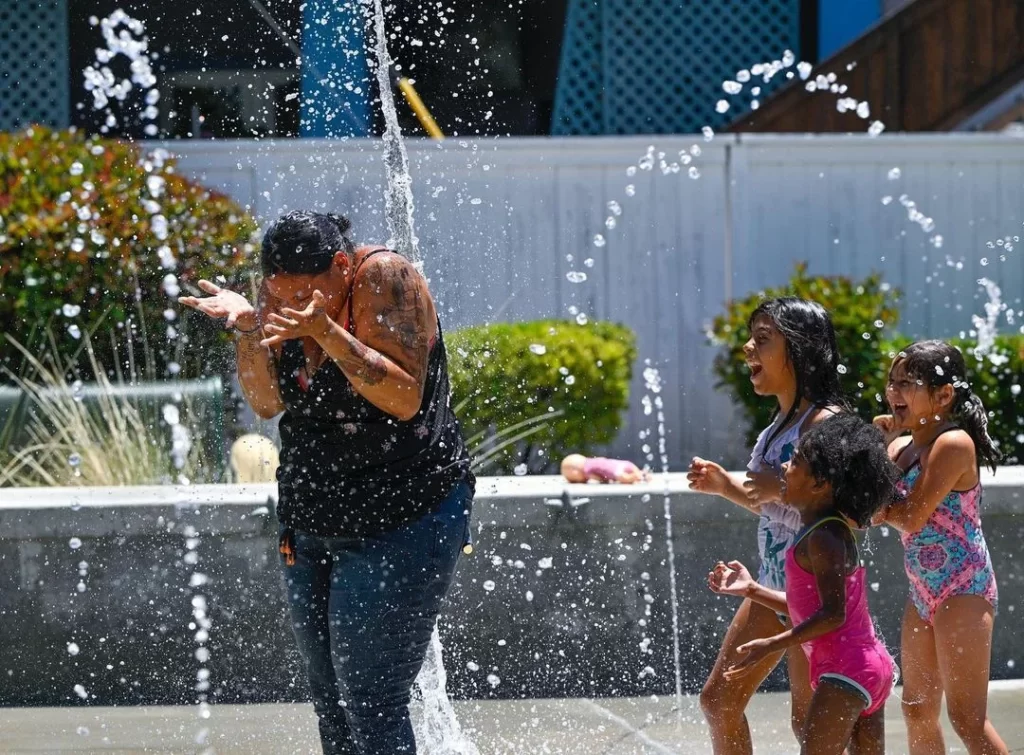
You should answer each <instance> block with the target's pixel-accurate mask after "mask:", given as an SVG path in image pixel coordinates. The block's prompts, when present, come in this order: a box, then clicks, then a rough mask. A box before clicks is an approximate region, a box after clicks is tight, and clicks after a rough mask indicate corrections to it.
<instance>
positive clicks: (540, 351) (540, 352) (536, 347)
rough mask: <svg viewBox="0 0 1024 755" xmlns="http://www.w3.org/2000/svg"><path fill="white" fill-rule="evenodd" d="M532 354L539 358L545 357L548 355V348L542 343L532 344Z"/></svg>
mask: <svg viewBox="0 0 1024 755" xmlns="http://www.w3.org/2000/svg"><path fill="white" fill-rule="evenodd" d="M530 353H531V354H536V355H537V356H544V355H545V354H547V353H548V347H547V346H545V345H544V344H542V343H531V344H530Z"/></svg>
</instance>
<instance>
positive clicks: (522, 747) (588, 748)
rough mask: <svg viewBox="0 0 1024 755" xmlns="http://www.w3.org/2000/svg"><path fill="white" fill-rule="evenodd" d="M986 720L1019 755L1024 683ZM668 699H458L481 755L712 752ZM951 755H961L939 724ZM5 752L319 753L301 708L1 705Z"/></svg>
mask: <svg viewBox="0 0 1024 755" xmlns="http://www.w3.org/2000/svg"><path fill="white" fill-rule="evenodd" d="M899 693H900V690H899V689H897V692H896V695H894V696H893V697H892V698H890V701H889V705H888V707H887V709H886V734H887V738H888V747H887V750H886V751H887V752H889V753H904V752H906V730H905V728H904V726H903V721H902V719H901V718H900V709H899V697H898V695H899ZM989 701H990V702H989V712H990V716H991V718H992V721H993V723H994V724H995V725H996V727H997V728H998V729H999V731H1000V733H1001V734H1002V735H1003V737H1004V738H1005V739H1006V742H1007V744H1008V745H1009V747H1010V751H1011V752H1020V753H1024V716H1022V715H1021V711H1024V680H1022V681H1012V682H994V683H993V684H992V688H991V691H990V696H989ZM674 703H675V701H674V699H672V698H669V697H663V698H657V699H655V698H610V699H599V700H585V699H558V700H544V699H537V700H502V701H472V700H470V701H461V702H457V703H456V704H455V707H456V710H457V712H458V715H459V720H460V722H461V723H462V726H463V729H464V730H465V731H466V732H467V733H468V734H469V735H470V736H471V737H472V739H473V740H474V741H475V742H476V745H477V747H478V748H479V750H480V753H481V755H492V753H493V754H497V753H502V754H503V755H542V754H546V753H552V754H553V755H554V754H558V755H596V754H597V753H603V754H605V755H627V754H633V753H636V754H641V753H642V754H643V755H648V754H650V755H669V754H670V753H671V754H674V755H702V754H703V753H710V752H711V749H710V745H709V744H708V741H707V735H706V729H705V725H704V722H703V719H702V718H701V715H700V710H699V708H698V707H697V700H696V698H695V697H692V696H688V697H686V698H685V702H684V708H683V711H682V715H681V716H680V715H679V714H678V712H677V711H675V709H674V708H675V706H674ZM749 719H750V721H751V725H752V727H753V730H754V743H755V752H756V753H765V754H770V755H776V754H779V755H781V753H794V752H796V751H797V747H796V743H795V741H794V740H793V738H792V736H791V735H790V733H789V731H788V720H789V703H788V698H787V696H786V695H785V694H777V693H774V694H760V695H758V696H757V697H756V698H755V699H754V701H753V703H752V704H751V707H750V710H749ZM946 729H947V732H948V737H947V740H946V745H947V747H948V748H949V752H952V753H955V752H966V750H965V749H964V748H963V747H962V746H961V745H960V744H959V740H957V739H956V737H955V735H953V733H952V730H951V729H950V728H949V725H948V722H947V723H946ZM0 742H2V744H0V747H2V752H5V753H76V755H77V754H84V753H105V754H109V753H218V754H223V753H238V754H239V755H240V754H242V753H252V754H254V755H255V754H260V755H262V754H263V753H266V754H267V755H270V754H271V753H273V754H274V755H281V754H283V753H289V754H290V753H295V754H296V755H298V754H299V753H317V752H319V749H318V747H317V744H318V742H317V738H316V721H315V718H314V716H313V710H312V707H311V706H309V705H286V704H281V705H219V706H216V705H215V706H211V707H210V708H209V717H208V718H202V717H201V714H200V711H199V710H198V709H197V708H189V707H126V708H87V707H77V708H0Z"/></svg>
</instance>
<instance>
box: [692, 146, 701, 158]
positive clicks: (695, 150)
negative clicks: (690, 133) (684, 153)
mask: <svg viewBox="0 0 1024 755" xmlns="http://www.w3.org/2000/svg"><path fill="white" fill-rule="evenodd" d="M690 154H691V155H693V156H694V157H700V155H701V149H700V145H699V144H694V145H693V146H692V147H690Z"/></svg>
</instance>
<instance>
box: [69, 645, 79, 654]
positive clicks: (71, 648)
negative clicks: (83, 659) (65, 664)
mask: <svg viewBox="0 0 1024 755" xmlns="http://www.w3.org/2000/svg"><path fill="white" fill-rule="evenodd" d="M78 653H79V648H78V645H76V644H75V643H74V642H69V643H68V655H78Z"/></svg>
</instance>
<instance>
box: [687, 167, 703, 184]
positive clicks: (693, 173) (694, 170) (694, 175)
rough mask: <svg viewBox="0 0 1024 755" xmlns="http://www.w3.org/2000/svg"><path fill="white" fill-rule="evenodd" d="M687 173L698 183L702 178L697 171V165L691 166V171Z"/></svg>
mask: <svg viewBox="0 0 1024 755" xmlns="http://www.w3.org/2000/svg"><path fill="white" fill-rule="evenodd" d="M686 173H687V175H688V176H689V177H690V178H692V179H693V180H694V181H696V180H697V179H698V178H700V171H699V170H698V169H697V166H696V165H691V166H690V169H689V170H688V171H687V172H686Z"/></svg>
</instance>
